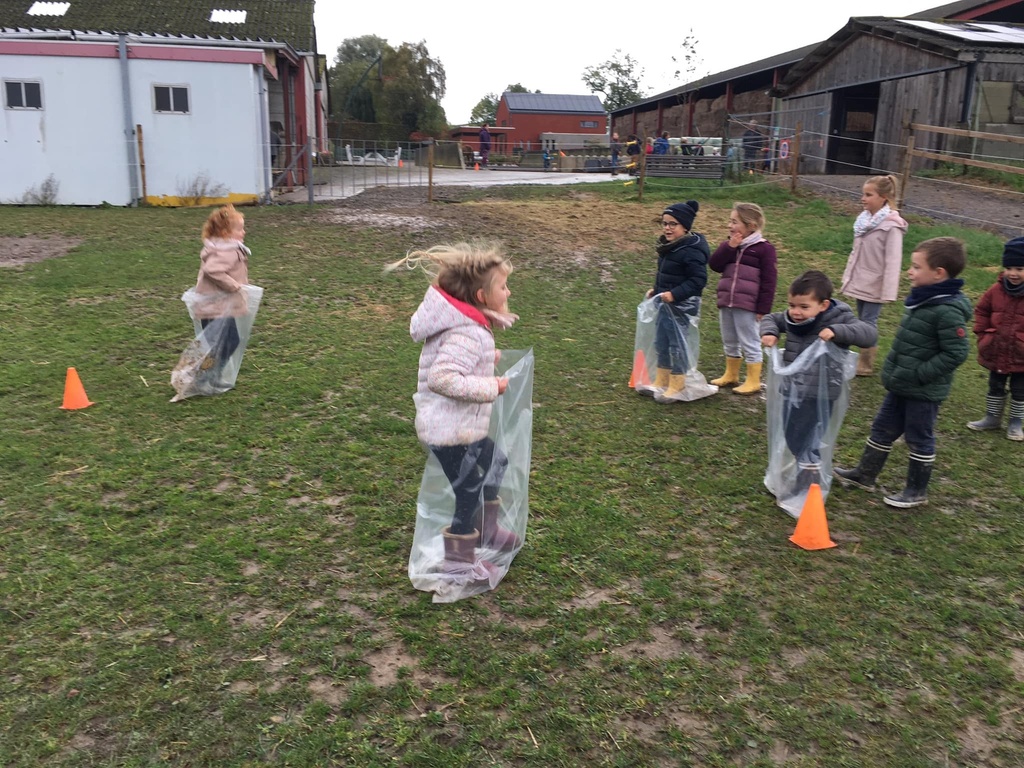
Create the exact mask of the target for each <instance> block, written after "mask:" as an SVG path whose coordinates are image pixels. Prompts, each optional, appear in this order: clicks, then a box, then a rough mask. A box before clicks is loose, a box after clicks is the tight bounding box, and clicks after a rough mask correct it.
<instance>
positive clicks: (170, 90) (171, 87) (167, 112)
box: [151, 83, 192, 115]
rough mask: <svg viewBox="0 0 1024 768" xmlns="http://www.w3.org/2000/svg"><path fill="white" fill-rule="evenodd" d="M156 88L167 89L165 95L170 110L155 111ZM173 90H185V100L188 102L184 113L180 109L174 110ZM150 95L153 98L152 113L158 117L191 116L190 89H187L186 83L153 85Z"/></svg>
mask: <svg viewBox="0 0 1024 768" xmlns="http://www.w3.org/2000/svg"><path fill="white" fill-rule="evenodd" d="M157 88H166V89H167V91H168V94H167V95H168V98H169V100H170V102H171V108H170V109H157V106H156V104H157V101H156V90H157ZM175 88H184V89H185V98H186V99H187V100H188V108H187V109H185V110H184V111H183V110H180V109H175V108H174V89H175ZM151 93H152V96H153V111H154V112H156V113H157V114H158V115H191V114H192V89H191V88H189V86H188V83H153V88H152V91H151Z"/></svg>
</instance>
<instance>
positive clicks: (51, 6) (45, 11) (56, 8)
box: [26, 2, 71, 16]
mask: <svg viewBox="0 0 1024 768" xmlns="http://www.w3.org/2000/svg"><path fill="white" fill-rule="evenodd" d="M70 7H71V3H48V2H36V3H32V7H31V8H29V9H28V10H27V11H26V13H27V14H28V15H29V16H63V15H64V14H65V13H67V12H68V8H70Z"/></svg>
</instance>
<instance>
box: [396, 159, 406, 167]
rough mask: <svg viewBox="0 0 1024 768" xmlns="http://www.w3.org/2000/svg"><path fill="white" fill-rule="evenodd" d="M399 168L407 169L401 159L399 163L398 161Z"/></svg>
mask: <svg viewBox="0 0 1024 768" xmlns="http://www.w3.org/2000/svg"><path fill="white" fill-rule="evenodd" d="M398 167H399V168H404V167H405V166H404V165H403V164H402V160H401V159H399V161H398Z"/></svg>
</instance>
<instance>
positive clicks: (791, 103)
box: [774, 18, 1024, 173]
mask: <svg viewBox="0 0 1024 768" xmlns="http://www.w3.org/2000/svg"><path fill="white" fill-rule="evenodd" d="M775 95H777V96H779V97H781V98H780V102H779V106H778V108H777V110H776V114H775V115H774V124H775V127H776V130H777V131H778V132H779V133H780V134H781V135H783V136H784V135H787V134H790V133H792V132H793V131H794V130H795V129H796V127H797V125H798V124H799V125H800V126H801V128H802V131H803V133H802V136H801V148H800V153H801V170H802V171H803V172H807V173H870V172H877V171H898V170H899V167H898V166H899V158H900V156H901V153H902V150H901V147H900V145H902V144H904V143H905V141H906V134H905V133H904V125H905V122H906V119H907V117H909V116H911V115H912V116H913V120H914V122H915V123H921V124H927V125H935V126H943V127H947V128H961V129H971V130H978V131H985V132H989V133H1003V134H1007V133H1009V134H1014V135H1018V136H1019V135H1022V134H1024V26H1022V25H1018V24H1007V23H998V22H991V21H984V22H975V21H950V20H946V21H930V20H923V19H909V18H908V19H887V18H859V19H850V21H849V23H847V25H846V26H845V27H843V29H841V30H840V31H839V32H837V33H836V34H834V35H833V36H832V37H830V38H829V39H828V40H826V41H825V42H823V43H821V44H820V45H819V46H818V47H817V48H815V50H814V51H812V52H811V53H809V54H808V55H807V56H805V57H804V58H803V59H802V60H801V61H800V62H799V63H798V64H796V65H795V66H793V67H792V68H791V69H790V70H789V73H788V74H787V76H786V78H785V79H784V80H783V81H782V83H780V85H779V87H778V88H777V89H776V91H775ZM928 141H929V144H930V146H931V147H933V148H934V149H936V150H939V151H943V150H944V151H951V150H952V151H963V150H964V149H968V150H970V149H971V148H970V147H961V146H958V145H957V144H955V142H962V141H963V140H962V139H957V138H955V137H953V136H946V135H939V134H934V135H931V136H929V137H928ZM1006 146H1009V145H1006ZM973 151H974V152H978V149H977V147H974V148H973ZM925 162H928V161H923V160H915V163H921V164H923V163H925ZM915 167H916V166H915Z"/></svg>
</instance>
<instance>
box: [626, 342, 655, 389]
mask: <svg viewBox="0 0 1024 768" xmlns="http://www.w3.org/2000/svg"><path fill="white" fill-rule="evenodd" d="M638 384H639V385H640V386H642V387H649V386H651V376H650V374H649V373H648V372H647V360H646V359H645V358H644V351H643V350H642V349H638V350H637V351H636V354H635V355H633V371H632V372H631V373H630V374H629V388H630V389H636V387H637V385H638Z"/></svg>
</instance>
